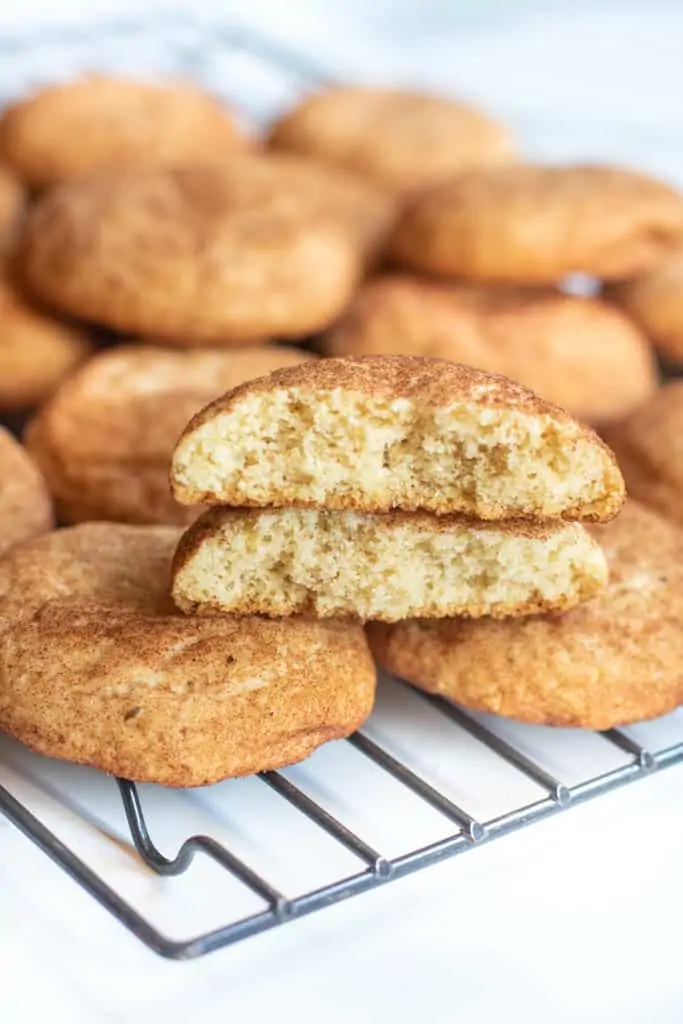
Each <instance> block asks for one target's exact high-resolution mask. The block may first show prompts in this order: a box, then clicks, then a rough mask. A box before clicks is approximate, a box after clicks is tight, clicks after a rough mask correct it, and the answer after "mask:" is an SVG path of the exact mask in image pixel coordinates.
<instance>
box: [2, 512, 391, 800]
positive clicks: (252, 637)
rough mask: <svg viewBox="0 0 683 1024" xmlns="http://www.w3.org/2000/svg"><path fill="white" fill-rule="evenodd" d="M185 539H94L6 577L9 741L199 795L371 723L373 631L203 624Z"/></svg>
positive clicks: (71, 542) (20, 557) (38, 544)
mask: <svg viewBox="0 0 683 1024" xmlns="http://www.w3.org/2000/svg"><path fill="white" fill-rule="evenodd" d="M179 537H180V531H179V530H177V529H175V528H173V527H161V526H158V527H153V526H148V527H143V526H120V525H115V524H112V523H90V524H87V525H84V526H77V527H73V528H71V529H65V530H58V531H56V532H54V533H50V534H47V535H46V536H44V537H42V538H38V539H36V540H34V541H28V542H26V543H25V544H22V545H20V546H19V547H17V548H14V549H13V551H12V552H10V554H9V555H8V556H7V557H6V558H5V559H3V560H2V561H1V562H0V731H4V732H7V733H8V734H9V735H11V736H14V737H15V738H16V739H18V740H19V741H20V742H22V743H25V744H26V745H27V746H28V747H31V748H32V749H33V750H36V751H38V752H39V753H41V754H46V755H47V756H49V757H58V758H63V759H65V760H68V761H75V762H77V763H80V764H89V765H92V766H93V767H96V768H100V769H101V770H103V771H106V772H111V773H113V774H115V775H119V776H122V777H124V778H128V779H134V780H138V781H147V782H158V783H161V784H163V785H167V786H199V785H204V784H206V783H210V782H216V781H218V780H219V779H224V778H227V777H231V776H236V775H248V774H251V773H253V772H258V771H262V770H265V769H269V768H275V767H278V766H282V765H287V764H292V763H293V762H295V761H299V760H301V759H302V758H304V757H306V756H307V755H308V754H310V753H311V752H312V751H313V750H315V748H316V747H318V746H320V744H321V743H324V742H325V741H326V740H331V739H335V738H337V737H342V736H347V735H348V734H349V733H351V732H353V730H354V729H355V728H357V726H359V725H360V724H361V723H362V722H363V721H364V719H365V718H366V717H367V716H368V715H369V714H370V711H371V709H372V704H373V699H374V691H375V668H374V665H373V662H372V658H371V657H370V652H369V650H368V646H367V642H366V639H365V636H364V633H363V630H362V628H361V627H360V626H358V625H354V624H348V623H340V622H316V621H313V620H310V621H307V620H304V619H287V620H286V621H276V620H270V619H262V618H243V619H234V618H230V617H229V616H226V615H221V616H206V617H202V618H196V619H188V618H187V617H186V616H184V615H181V614H180V613H179V612H178V611H177V610H176V609H175V608H174V606H173V603H172V601H171V599H170V597H169V595H168V581H169V573H170V564H171V558H172V555H173V551H174V549H175V547H176V545H177V543H178V540H179Z"/></svg>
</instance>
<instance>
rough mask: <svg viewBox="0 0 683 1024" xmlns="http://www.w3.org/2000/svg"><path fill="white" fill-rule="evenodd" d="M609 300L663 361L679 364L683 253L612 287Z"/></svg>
mask: <svg viewBox="0 0 683 1024" xmlns="http://www.w3.org/2000/svg"><path fill="white" fill-rule="evenodd" d="M609 296H610V298H611V299H612V300H613V301H614V302H616V303H618V304H619V305H620V306H622V308H623V309H625V310H626V312H627V313H628V314H629V316H631V317H633V319H634V320H635V321H636V323H637V324H639V325H640V327H641V328H642V329H643V330H644V331H645V333H646V334H647V335H648V337H649V338H650V340H651V341H652V343H653V345H654V346H655V348H656V349H657V351H658V352H659V353H660V354H661V355H662V356H663V357H664V358H665V359H667V360H670V361H671V362H672V363H683V249H681V250H680V251H677V252H675V253H674V254H673V255H672V256H670V257H669V258H668V259H666V260H664V262H663V263H658V264H657V265H656V266H654V267H653V268H652V269H651V270H650V271H648V272H647V273H645V274H643V275H642V276H641V277H634V278H632V279H631V280H629V281H623V282H621V283H620V284H616V285H613V286H612V287H611V288H610V290H609Z"/></svg>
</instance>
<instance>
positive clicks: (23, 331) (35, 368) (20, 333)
mask: <svg viewBox="0 0 683 1024" xmlns="http://www.w3.org/2000/svg"><path fill="white" fill-rule="evenodd" d="M91 351H92V344H91V342H90V340H89V339H88V337H87V336H86V335H85V334H84V333H83V331H80V330H78V329H77V328H76V327H72V326H70V325H68V324H64V323H60V321H59V320H55V319H54V318H53V317H51V316H49V315H48V314H46V313H43V312H40V311H39V310H36V309H32V308H31V306H29V305H27V303H26V302H25V301H24V300H23V298H22V297H21V296H20V295H19V294H17V292H16V291H15V290H14V289H13V288H12V287H11V286H10V285H9V284H8V283H7V282H6V281H2V280H0V410H1V411H3V412H16V411H19V410H22V409H27V408H30V407H31V406H35V405H39V404H40V403H41V402H42V401H43V400H44V399H45V398H47V397H48V396H49V395H50V394H52V392H53V391H54V390H55V388H56V387H57V386H58V385H59V383H60V382H61V381H62V380H63V379H64V377H66V376H67V375H68V374H69V373H71V371H72V370H74V369H75V368H76V367H77V366H78V365H79V364H80V363H82V362H83V361H84V360H85V359H86V358H87V357H88V355H89V354H90V352H91Z"/></svg>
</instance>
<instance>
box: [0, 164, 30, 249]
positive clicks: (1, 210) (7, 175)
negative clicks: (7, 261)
mask: <svg viewBox="0 0 683 1024" xmlns="http://www.w3.org/2000/svg"><path fill="white" fill-rule="evenodd" d="M23 209H24V190H23V188H22V187H21V185H20V184H19V181H18V180H17V178H16V177H15V176H14V175H13V174H12V172H11V171H10V170H9V169H8V168H7V167H4V166H2V164H0V254H1V253H2V251H3V250H4V249H6V248H7V246H8V245H9V244H10V242H11V241H12V238H13V236H14V232H15V230H16V227H17V225H18V223H19V218H20V216H21V213H22V211H23Z"/></svg>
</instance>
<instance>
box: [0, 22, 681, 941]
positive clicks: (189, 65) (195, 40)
mask: <svg viewBox="0 0 683 1024" xmlns="http://www.w3.org/2000/svg"><path fill="white" fill-rule="evenodd" d="M85 70H119V71H125V70H130V71H138V72H141V71H144V72H146V73H148V74H149V73H172V74H176V75H177V74H186V75H190V76H192V77H193V78H195V79H197V80H199V81H200V82H202V83H203V84H204V85H205V86H206V87H208V88H209V89H211V90H212V91H214V92H217V93H220V94H221V95H224V96H226V97H228V98H230V99H232V100H233V101H237V102H238V103H240V102H241V105H242V106H243V107H244V106H247V109H248V113H249V114H250V116H252V117H255V118H257V119H261V118H266V117H267V116H268V114H269V113H271V112H272V111H273V110H276V109H278V107H279V106H281V105H284V104H286V103H288V102H291V99H292V98H293V97H294V96H295V95H297V94H299V93H300V92H301V90H302V89H306V88H308V87H310V86H312V85H315V84H319V83H320V82H321V81H323V80H328V81H329V79H330V76H329V75H327V74H323V73H322V72H321V70H320V69H319V68H318V67H317V66H316V65H315V62H313V61H309V60H308V59H307V58H302V57H301V56H300V55H299V54H296V53H294V52H291V51H289V50H287V49H286V48H285V47H282V46H280V45H279V44H276V43H274V42H273V41H272V40H269V39H266V38H264V37H262V36H261V35H258V34H256V33H254V32H252V31H249V30H246V29H244V28H241V27H239V26H236V25H233V24H228V25H226V24H216V23H215V22H211V23H202V22H195V21H192V20H189V19H186V18H178V17H173V18H165V19H164V20H163V21H159V20H154V21H151V22H150V21H148V22H140V21H139V20H116V21H108V22H106V23H104V24H102V23H100V24H98V25H96V26H95V27H94V28H89V29H81V28H69V29H58V30H54V29H42V30H39V31H37V32H35V33H31V35H30V36H28V37H27V36H24V35H15V36H11V35H4V36H1V37H0V97H3V98H5V99H6V98H8V97H10V96H14V95H16V94H18V93H21V92H23V91H25V90H26V89H28V88H30V87H32V86H34V85H36V84H38V83H40V82H41V81H44V80H50V79H54V78H55V77H62V78H64V77H67V76H68V75H69V74H73V73H77V72H79V71H81V72H82V71H85ZM245 95H248V96H249V100H250V102H249V103H248V104H245V103H244V102H243V101H244V97H245ZM402 685H403V684H399V686H400V687H402ZM410 693H411V697H410V699H411V700H412V701H416V702H418V704H422V705H423V706H424V707H427V708H428V709H429V710H430V712H432V713H434V714H435V715H436V716H437V717H438V718H439V719H440V720H441V724H442V725H443V724H446V726H447V727H448V728H450V729H451V730H452V741H453V743H454V744H461V743H462V742H463V738H469V742H474V743H476V744H478V745H480V746H481V748H482V749H484V750H486V751H487V752H488V753H489V755H491V756H492V757H494V758H495V759H497V761H499V762H502V763H503V764H504V765H506V766H507V767H508V768H509V769H511V770H512V771H513V772H514V773H515V774H517V775H518V776H520V777H523V778H524V779H526V780H530V782H531V783H533V784H534V786H535V787H537V791H538V792H539V793H540V795H539V797H538V799H535V800H531V801H526V802H524V801H522V802H519V801H517V802H516V803H515V806H513V807H511V808H510V809H508V810H506V811H505V812H504V813H502V814H497V815H494V816H492V817H489V816H485V815H477V814H476V813H474V812H473V811H470V810H468V809H467V806H466V805H463V804H461V802H457V801H455V800H454V799H453V798H452V796H451V795H450V793H449V792H448V791H447V790H449V788H450V787H448V786H445V785H438V784H434V783H433V782H432V781H429V779H428V773H426V772H425V771H424V770H422V769H421V768H420V767H419V766H418V765H417V763H415V764H413V763H412V761H411V759H410V758H408V757H405V756H397V754H396V752H395V750H394V745H392V743H391V742H389V743H386V742H381V741H380V742H378V740H377V739H376V738H375V737H374V732H375V729H374V727H373V723H376V722H378V721H379V723H380V725H381V723H382V721H383V711H382V708H380V709H379V711H378V712H376V713H375V715H373V718H372V719H371V720H370V723H368V725H367V726H366V727H365V729H364V730H363V731H362V732H357V733H356V734H355V735H353V736H351V737H350V738H349V739H348V740H346V741H342V745H344V746H347V747H349V748H351V749H353V750H354V751H355V752H356V753H357V754H359V755H360V757H361V758H363V759H365V760H367V761H368V762H369V763H371V764H372V765H373V766H374V768H375V769H377V770H379V771H380V772H381V773H382V774H383V775H384V776H386V777H389V778H390V779H391V780H393V782H395V783H396V784H397V785H398V786H399V787H401V788H402V789H403V790H404V791H405V792H406V793H410V794H412V796H413V797H414V798H417V799H418V800H419V801H420V802H421V803H422V804H424V805H426V806H428V807H429V808H432V809H433V810H434V811H436V812H438V813H439V814H440V815H441V816H442V817H443V819H444V821H445V822H446V823H447V824H448V828H447V829H446V834H445V835H444V836H443V837H442V838H440V839H438V840H436V841H433V842H429V843H426V844H423V845H419V846H416V847H415V848H410V849H408V850H406V851H404V852H402V853H401V854H399V855H396V856H390V855H387V854H386V853H382V851H381V849H376V848H375V846H373V845H370V844H369V843H368V842H367V841H366V840H365V839H364V838H363V836H362V834H361V832H362V830H361V829H356V828H352V827H350V825H348V824H346V823H345V822H344V821H343V820H342V818H343V817H344V815H343V814H340V815H339V816H337V815H336V814H332V813H331V812H330V811H329V810H328V809H326V807H324V806H323V803H324V802H325V801H321V800H319V799H315V798H314V797H313V796H311V795H310V794H309V793H308V792H306V789H305V787H302V786H300V785H298V784H297V783H296V782H294V781H292V779H291V778H290V777H289V774H285V773H283V772H265V773H263V774H262V775H260V776H258V780H259V784H261V785H263V786H264V787H267V788H268V789H269V790H270V791H271V792H272V793H274V794H276V795H277V797H278V798H279V799H280V800H281V801H284V802H285V803H286V804H287V805H289V806H290V808H292V809H293V810H294V811H295V813H296V814H300V815H303V816H304V817H305V818H306V819H307V820H308V821H309V822H310V823H312V824H313V825H314V826H315V828H316V829H318V830H320V831H321V832H323V833H325V834H326V835H327V836H328V837H330V838H331V840H332V841H333V842H334V843H336V844H338V845H339V846H340V847H342V848H344V849H345V850H346V851H348V852H349V853H350V854H352V855H353V856H354V857H355V858H356V859H357V861H358V870H357V871H355V872H352V873H350V874H346V875H344V876H343V877H337V878H336V879H335V880H333V881H332V882H329V883H327V884H325V885H322V886H318V887H316V888H312V889H310V890H309V891H302V892H299V893H298V894H297V895H285V894H284V893H283V892H281V891H280V890H279V888H277V887H275V886H274V885H273V884H272V883H271V882H270V881H269V880H268V878H267V877H265V872H261V871H259V870H256V869H255V868H254V867H253V866H251V865H250V863H249V862H248V861H247V860H246V859H244V858H243V857H241V856H238V855H237V854H236V853H235V852H233V851H232V850H231V849H230V848H229V846H228V845H226V844H224V843H220V842H218V841H217V840H216V839H213V838H211V837H209V836H207V835H193V836H191V837H190V838H188V839H186V840H185V841H184V842H183V843H182V844H181V846H180V848H179V850H178V852H177V854H176V855H175V856H174V857H171V858H168V857H166V856H164V855H163V854H162V853H161V852H160V850H159V849H158V848H157V846H156V845H155V842H154V840H153V838H152V835H151V831H150V828H149V826H148V823H147V820H146V818H145V811H144V809H143V801H142V798H141V796H140V793H139V791H138V788H137V787H136V786H135V785H134V784H133V783H131V782H128V781H125V780H123V779H117V780H116V784H117V785H118V788H119V791H120V796H121V800H122V802H123V809H124V812H125V819H126V822H127V825H128V828H129V831H130V837H131V839H132V843H133V845H134V847H135V849H136V850H137V853H138V854H139V856H140V858H141V859H142V861H143V862H144V864H145V865H146V866H147V868H148V869H151V871H152V872H154V873H155V874H156V875H160V876H177V875H182V874H184V873H185V872H186V871H187V870H188V868H189V867H190V864H191V863H192V861H193V859H194V857H195V856H196V855H197V854H201V855H203V856H204V857H207V858H210V859H211V860H212V861H214V862H215V863H216V864H217V865H219V866H220V867H221V868H222V869H224V870H225V871H226V872H228V873H229V874H230V875H231V876H232V877H233V878H234V879H236V880H237V881H238V882H239V883H241V884H242V885H243V886H244V887H246V889H248V890H250V891H251V892H252V893H253V894H255V895H256V896H258V897H259V898H260V900H261V901H263V903H264V904H265V909H262V910H259V911H258V912H256V913H252V914H249V915H247V916H243V917H240V918H239V919H237V920H231V921H230V922H229V923H226V924H225V925H223V926H221V927H218V928H213V929H211V930H208V931H205V932H203V933H201V934H196V935H192V936H191V937H190V938H187V939H182V940H176V939H171V938H169V937H168V936H167V935H165V934H164V933H163V931H162V930H161V929H159V928H157V927H155V926H154V925H152V924H151V923H150V921H149V919H148V917H147V916H145V914H143V913H142V912H140V911H139V910H138V909H136V907H135V906H134V905H133V903H132V902H131V901H129V900H127V899H126V898H124V896H122V895H121V893H120V892H118V891H117V890H116V889H115V888H114V887H113V886H112V885H110V884H109V883H108V882H107V881H105V879H104V878H103V877H102V875H101V874H99V873H98V872H97V871H96V870H94V869H93V867H91V866H90V865H89V864H88V863H87V862H86V860H85V859H83V858H82V857H81V856H79V855H78V854H77V853H76V852H74V850H73V849H72V848H71V847H70V846H69V845H67V844H66V843H65V842H63V841H62V840H61V839H60V838H59V837H58V836H57V835H56V834H55V832H54V831H53V830H52V829H50V828H49V827H48V826H47V825H46V824H45V823H44V822H43V821H41V820H40V818H39V817H38V816H37V815H36V814H35V813H33V811H31V810H30V809H29V808H28V807H27V806H25V804H24V803H23V802H22V801H20V799H19V798H18V797H17V796H16V795H15V794H14V793H13V792H12V791H11V789H10V788H8V787H10V786H11V783H10V782H9V781H8V780H9V779H11V777H12V772H11V771H8V772H7V773H6V772H5V770H4V767H3V764H2V763H1V762H0V780H2V781H4V782H7V783H8V785H2V784H0V811H2V812H3V813H4V814H5V815H6V817H7V818H8V819H9V821H11V822H12V823H13V824H14V825H15V826H16V827H17V828H18V829H20V830H21V832H23V833H24V835H25V836H27V837H28V838H29V839H30V840H31V841H32V842H33V843H34V844H35V845H36V846H37V847H39V848H40V849H41V850H42V851H43V852H44V853H45V854H47V856H48V857H49V858H51V859H52V860H53V861H54V862H55V863H56V864H58V865H59V866H60V867H61V868H62V869H63V870H64V871H65V872H66V873H67V874H68V875H70V876H71V878H73V879H74V880H75V881H76V882H77V883H78V884H79V885H80V886H81V887H82V888H83V889H84V890H85V891H86V892H87V893H89V894H90V895H91V896H92V897H93V899H95V900H96V901H97V902H98V903H99V904H101V905H102V906H103V907H104V908H105V909H106V910H108V911H109V913H110V914H112V915H113V916H114V917H115V918H117V919H118V921H120V922H121V924H123V925H124V926H125V927H126V928H127V929H128V930H129V931H130V932H132V933H133V934H134V935H135V936H137V938H138V939H140V940H141V941H142V942H143V943H144V944H145V945H146V946H148V947H149V948H150V949H152V950H154V951H155V952H156V953H158V954H160V955H161V956H164V957H168V958H171V959H190V958H194V957H199V956H202V955H204V954H206V953H209V952H212V951H214V950H217V949H219V948H221V947H224V946H228V945H230V944H232V943H235V942H238V941H240V940H242V939H245V938H247V937H249V936H252V935H256V934H258V933H259V932H263V931H266V930H268V929H271V928H274V927H276V926H278V925H282V924H284V923H286V922H288V921H293V920H295V919H297V918H300V917H303V916H305V915H307V914H311V913H313V912H315V911H318V910H322V909H324V908H325V907H327V906H330V905H331V904H333V903H336V902H338V901H341V900H344V899H348V898H349V897H351V896H356V895H358V894H360V893H362V892H365V891H367V890H369V889H373V888H375V887H378V886H381V885H386V884H387V883H388V882H390V881H392V880H395V879H398V878H401V877H403V876H405V875H408V874H410V873H413V872H416V871H419V870H421V869H422V868H425V867H427V866H429V865H431V864H434V863H436V862H438V861H441V860H444V859H446V858H449V857H453V856H455V855H456V854H459V853H463V852H465V851H466V850H470V849H474V848H476V847H477V846H479V845H481V844H482V843H484V842H488V841H490V840H492V839H495V838H497V837H499V836H502V835H505V834H506V833H508V832H511V831H513V830H516V829H520V828H522V827H524V826H526V825H530V824H533V823H534V822H536V821H539V820H541V819H543V818H545V817H547V816H549V815H552V814H556V813H559V812H560V811H562V810H563V809H565V808H568V807H571V806H574V805H576V804H579V803H581V802H583V801H585V800H588V799H591V798H593V797H596V796H599V795H601V794H603V793H606V792H608V791H610V790H613V789H615V788H617V787H619V786H623V785H625V784H627V783H629V782H633V781H635V780H636V779H639V778H642V777H643V776H646V775H648V774H650V773H652V772H654V771H657V770H660V769H663V768H665V767H667V766H670V765H673V764H676V763H682V762H683V724H681V725H680V726H679V727H678V731H677V733H676V738H675V742H659V741H655V742H653V743H643V742H641V741H639V740H638V739H636V738H634V735H633V732H632V731H621V730H610V731H609V732H606V733H603V734H601V739H602V741H603V742H604V743H605V744H607V745H608V746H609V747H611V748H612V750H613V751H617V752H619V754H620V755H623V756H622V758H621V760H622V761H623V763H620V764H618V765H617V766H616V767H611V768H609V769H608V770H605V771H601V772H598V773H594V774H591V775H589V777H585V778H582V779H581V780H580V781H575V782H573V783H567V782H566V781H563V778H562V777H561V773H558V772H555V771H550V770H549V769H548V767H547V766H546V764H544V763H543V761H544V760H545V759H544V758H542V757H539V756H531V755H530V754H529V752H528V750H529V743H528V742H527V740H526V739H525V736H526V735H527V734H526V733H524V731H523V729H524V727H514V729H513V731H512V733H511V734H510V735H511V738H507V736H506V734H505V732H504V731H503V734H501V731H500V729H499V728H498V727H497V726H496V724H495V721H494V720H489V719H484V718H482V716H475V715H471V714H469V713H467V712H465V711H463V710H461V709H459V708H457V707H455V706H454V705H452V704H450V703H448V702H446V701H443V700H441V699H439V698H435V697H431V696H428V695H426V694H420V693H418V692H417V691H410ZM515 730H516V731H515ZM371 733H372V734H373V735H371ZM555 735H556V736H557V737H559V735H560V734H559V733H556V734H555ZM669 738H670V736H669ZM558 741H559V740H558ZM422 742H423V745H424V746H428V745H430V744H431V742H432V736H431V735H429V736H428V735H427V732H426V731H425V732H424V734H423V736H422ZM531 746H532V749H533V744H532V745H531ZM112 785H114V783H112ZM230 785H232V784H230ZM357 795H358V798H359V799H360V794H357ZM364 796H365V797H366V798H367V797H368V794H364ZM369 798H370V799H372V794H369ZM64 802H65V806H66V801H64ZM463 803H464V802H463ZM380 813H381V807H377V808H376V809H375V814H378V815H380ZM227 914H229V907H228V908H226V915H227Z"/></svg>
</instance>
